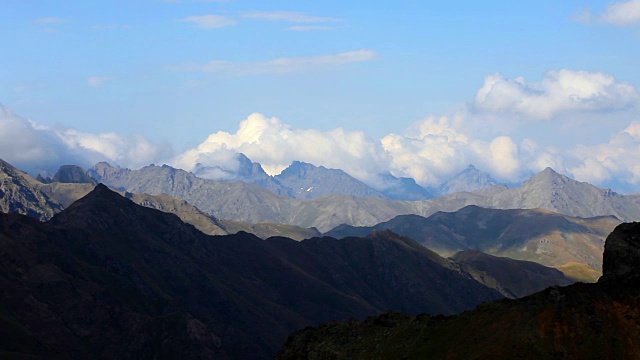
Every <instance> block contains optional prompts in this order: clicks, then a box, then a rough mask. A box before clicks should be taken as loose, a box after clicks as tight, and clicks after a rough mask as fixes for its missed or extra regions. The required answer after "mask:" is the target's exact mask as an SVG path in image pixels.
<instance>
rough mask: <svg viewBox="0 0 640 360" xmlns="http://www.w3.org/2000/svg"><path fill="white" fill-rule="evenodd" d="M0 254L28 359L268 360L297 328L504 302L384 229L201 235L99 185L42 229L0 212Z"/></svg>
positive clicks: (10, 332)
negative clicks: (300, 237) (334, 234)
mask: <svg viewBox="0 0 640 360" xmlns="http://www.w3.org/2000/svg"><path fill="white" fill-rule="evenodd" d="M163 206H164V205H163ZM0 249H2V254H1V255H2V261H1V262H0V310H1V311H0V335H1V336H0V353H2V354H9V355H8V356H14V357H20V356H22V357H24V358H26V357H28V356H32V357H41V358H47V359H63V358H95V359H120V358H139V359H155V358H201V359H214V358H215V359H226V358H235V359H246V358H269V357H271V356H272V355H273V354H274V353H275V352H276V350H277V349H278V348H279V347H280V346H281V345H282V344H283V343H284V341H285V339H286V336H287V335H288V334H289V333H291V332H292V331H293V330H295V329H299V328H302V327H304V326H308V325H314V324H318V323H321V322H325V321H329V320H333V319H339V320H347V319H349V318H351V317H356V318H364V317H365V316H368V315H374V314H378V313H381V312H383V311H386V310H388V309H398V310H400V311H405V312H411V313H418V312H422V311H429V312H432V313H444V314H452V313H458V312H461V311H463V310H467V309H470V308H472V307H474V306H476V305H477V304H479V303H481V302H484V301H487V300H491V299H496V298H500V297H501V295H500V294H499V293H498V292H497V291H495V290H493V289H490V288H488V287H486V286H484V285H482V284H480V283H478V282H477V281H475V280H474V279H473V278H472V277H471V276H469V275H468V274H467V273H465V272H463V271H461V270H460V268H459V267H458V266H457V265H456V264H455V263H454V262H453V261H451V260H448V259H444V258H442V257H440V256H438V255H437V254H435V253H433V252H431V251H429V250H427V249H425V248H424V247H423V246H421V245H419V244H417V243H416V242H414V241H412V240H409V239H406V238H402V237H400V236H397V235H395V234H392V233H389V232H378V233H374V234H372V235H371V236H370V237H369V238H349V239H344V240H336V239H333V238H328V237H325V238H314V239H309V240H305V241H302V242H298V241H293V240H291V239H287V238H281V237H279V238H270V239H267V240H262V239H259V238H257V237H255V236H254V235H251V234H247V233H238V234H235V235H226V236H207V235H205V234H203V233H202V232H200V231H198V230H196V229H195V228H194V227H193V226H191V225H187V224H185V223H183V222H182V221H181V220H180V219H179V218H178V217H177V216H175V215H173V214H168V213H165V212H161V211H158V210H154V209H149V208H146V207H142V206H139V205H137V204H135V203H133V202H132V201H131V200H129V199H126V198H125V197H122V196H120V195H118V194H117V193H115V192H113V191H111V190H109V189H108V188H107V187H106V186H104V185H101V184H99V185H97V186H96V187H95V189H94V190H92V191H91V192H90V193H89V194H87V196H85V197H83V198H82V199H80V200H78V201H76V202H75V203H73V204H72V205H70V206H69V207H68V208H67V209H65V210H63V211H62V212H60V213H58V214H56V215H55V216H54V217H53V218H52V219H51V220H50V221H48V222H46V223H42V222H39V221H37V220H35V219H32V218H29V217H26V216H23V215H19V214H9V215H7V214H3V213H0Z"/></svg>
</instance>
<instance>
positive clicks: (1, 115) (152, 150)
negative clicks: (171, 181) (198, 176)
mask: <svg viewBox="0 0 640 360" xmlns="http://www.w3.org/2000/svg"><path fill="white" fill-rule="evenodd" d="M170 155H171V150H170V148H169V146H167V145H158V144H154V143H152V142H150V141H149V140H147V139H144V138H143V137H140V136H122V135H118V134H115V133H105V134H89V133H83V132H79V131H77V130H73V129H66V130H58V129H53V128H49V127H47V126H43V125H41V124H38V123H36V122H34V121H31V120H26V119H23V118H21V117H19V116H17V115H14V114H13V113H11V112H10V111H9V110H7V109H5V108H4V107H2V106H1V105H0V158H2V159H4V160H6V161H8V162H10V163H12V164H13V165H15V166H17V167H18V168H20V169H23V170H25V171H28V172H31V173H37V172H38V171H41V170H46V171H48V172H51V173H52V172H55V171H56V170H57V169H58V167H59V166H60V165H63V164H77V165H80V166H83V167H89V166H92V165H94V164H95V163H97V162H98V161H103V160H106V161H110V162H112V163H115V164H120V165H122V166H128V167H133V168H137V167H140V166H144V165H148V164H149V163H152V162H158V161H159V160H161V159H163V158H166V157H169V156H170Z"/></svg>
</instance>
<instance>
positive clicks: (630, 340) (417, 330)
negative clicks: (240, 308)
mask: <svg viewBox="0 0 640 360" xmlns="http://www.w3.org/2000/svg"><path fill="white" fill-rule="evenodd" d="M603 271H604V275H603V277H602V278H601V279H600V280H599V281H598V283H596V284H581V283H579V284H575V285H571V286H568V287H564V288H558V287H552V288H548V289H546V290H544V291H542V292H539V293H536V294H534V295H531V296H528V297H525V298H522V299H518V300H502V301H496V302H492V303H487V304H483V305H481V306H479V307H478V308H476V309H475V310H472V311H469V312H465V313H463V314H460V315H457V316H452V317H444V316H430V315H426V314H423V315H418V316H415V315H403V314H399V313H386V314H383V315H380V316H377V317H371V318H368V319H367V320H365V321H357V320H352V321H350V322H348V323H338V322H332V323H328V324H324V325H321V326H319V327H317V328H306V329H304V330H301V331H298V332H296V333H294V334H293V335H292V336H291V337H290V338H289V340H288V341H287V345H286V346H285V347H284V349H282V351H281V352H280V353H279V354H278V356H276V358H277V359H389V358H402V359H638V358H640V326H639V324H640V224H639V223H632V224H622V225H620V226H618V227H617V228H616V229H615V231H614V232H613V233H612V234H611V235H609V237H608V238H607V243H606V246H605V252H604V264H603Z"/></svg>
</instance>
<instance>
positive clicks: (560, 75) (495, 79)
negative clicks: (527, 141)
mask: <svg viewBox="0 0 640 360" xmlns="http://www.w3.org/2000/svg"><path fill="white" fill-rule="evenodd" d="M639 103H640V93H639V92H638V90H637V89H636V88H635V87H633V86H632V85H630V84H627V83H620V82H617V81H616V80H615V78H614V77H613V76H611V75H608V74H605V73H600V72H586V71H573V70H554V71H549V72H547V73H546V74H545V76H544V77H543V79H542V80H541V81H540V82H536V83H529V82H526V81H525V80H524V79H523V78H515V79H506V78H504V77H503V76H502V75H500V74H493V75H489V76H487V77H486V78H485V81H484V84H483V86H482V87H481V88H480V90H478V92H477V94H476V97H475V101H474V106H475V110H477V111H480V112H486V113H499V114H513V115H518V116H522V117H525V118H534V119H550V118H553V117H555V116H558V115H561V114H564V113H566V112H580V111H582V112H586V111H590V112H599V111H605V112H606V111H616V110H624V109H627V108H632V107H635V106H638V104H639Z"/></svg>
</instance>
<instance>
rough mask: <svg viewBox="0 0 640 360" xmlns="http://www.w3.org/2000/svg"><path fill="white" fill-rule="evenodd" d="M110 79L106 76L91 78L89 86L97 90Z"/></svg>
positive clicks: (88, 80) (88, 81) (88, 82)
mask: <svg viewBox="0 0 640 360" xmlns="http://www.w3.org/2000/svg"><path fill="white" fill-rule="evenodd" d="M109 79H110V78H109V77H106V76H91V77H89V78H87V84H88V85H89V86H91V87H94V88H97V87H101V86H102V85H104V83H105V82H106V81H107V80H109Z"/></svg>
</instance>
